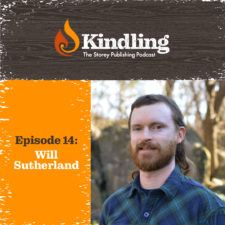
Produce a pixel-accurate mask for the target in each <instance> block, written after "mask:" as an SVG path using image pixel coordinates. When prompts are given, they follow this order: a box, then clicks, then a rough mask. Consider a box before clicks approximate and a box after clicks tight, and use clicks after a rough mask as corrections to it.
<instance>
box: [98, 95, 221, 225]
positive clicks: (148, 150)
mask: <svg viewBox="0 0 225 225" xmlns="http://www.w3.org/2000/svg"><path fill="white" fill-rule="evenodd" d="M129 130H130V139H131V143H130V145H131V156H132V158H133V160H134V162H135V164H136V166H137V167H138V169H139V171H138V173H136V176H135V177H134V180H133V182H131V183H130V184H129V185H127V186H125V187H123V188H121V189H119V190H118V191H117V192H115V193H114V194H112V195H111V196H110V197H109V198H108V199H107V200H106V201H105V203H104V205H103V210H102V215H101V220H100V225H147V224H152V225H195V224H196V225H197V224H198V225H200V224H202V225H203V224H204V225H208V224H210V225H224V224H225V203H224V202H223V201H222V200H220V199H219V198H218V197H217V196H216V195H215V194H214V193H213V192H211V191H210V190H208V189H207V188H205V187H203V186H202V185H201V184H199V183H197V182H196V181H194V180H192V179H190V178H188V177H186V176H185V175H184V174H186V173H187V172H188V170H189V164H188V161H187V160H186V156H185V152H184V148H183V141H184V138H185V133H186V128H185V124H184V122H183V116H182V113H181V111H180V109H179V108H178V106H177V105H176V103H175V102H174V101H173V100H171V99H170V98H168V97H166V96H163V95H145V96H142V97H140V98H138V99H137V100H136V101H135V102H134V103H133V104H132V106H131V113H130V117H129Z"/></svg>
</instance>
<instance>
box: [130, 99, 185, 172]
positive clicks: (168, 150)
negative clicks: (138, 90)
mask: <svg viewBox="0 0 225 225" xmlns="http://www.w3.org/2000/svg"><path fill="white" fill-rule="evenodd" d="M130 136H131V155H132V158H133V160H134V162H135V164H136V165H137V166H138V168H139V169H140V170H142V171H154V170H158V169H161V168H163V167H165V166H166V165H168V164H169V163H170V162H171V161H172V160H174V159H175V153H176V146H177V144H178V143H180V142H182V141H183V139H184V136H185V128H176V127H175V124H174V121H173V118H172V112H171V110H170V108H169V107H168V106H167V105H166V104H165V103H156V104H152V105H145V106H141V107H139V108H134V110H133V112H132V116H131V120H130Z"/></svg>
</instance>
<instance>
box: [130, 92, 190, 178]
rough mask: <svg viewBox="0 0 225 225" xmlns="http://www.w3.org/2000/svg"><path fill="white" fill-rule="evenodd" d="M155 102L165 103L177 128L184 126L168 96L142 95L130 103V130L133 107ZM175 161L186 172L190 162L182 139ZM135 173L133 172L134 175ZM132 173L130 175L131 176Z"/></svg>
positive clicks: (180, 115)
mask: <svg viewBox="0 0 225 225" xmlns="http://www.w3.org/2000/svg"><path fill="white" fill-rule="evenodd" d="M156 103H165V104H166V105H167V106H168V107H169V108H170V110H171V112H172V117H173V121H174V123H175V126H176V127H177V128H179V127H186V126H185V123H184V121H183V115H182V113H181V111H180V109H179V107H178V106H177V104H176V103H175V102H174V101H173V100H172V99H171V98H169V97H167V96H164V95H154V94H152V95H144V96H141V97H139V98H138V99H136V101H135V102H134V103H133V104H132V105H131V112H130V116H129V120H128V127H129V130H130V122H131V116H132V112H133V110H134V108H139V107H141V106H145V105H152V104H156ZM175 161H176V164H178V165H179V167H180V168H181V170H182V172H183V173H184V174H187V173H188V172H189V170H190V164H189V163H188V159H187V157H186V154H185V149H184V141H182V142H181V143H179V144H177V148H176V154H175ZM134 174H135V173H133V175H134ZM133 175H132V177H133Z"/></svg>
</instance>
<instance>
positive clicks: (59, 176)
mask: <svg viewBox="0 0 225 225" xmlns="http://www.w3.org/2000/svg"><path fill="white" fill-rule="evenodd" d="M0 101H1V104H0V105H1V107H0V124H1V126H0V129H1V135H0V174H1V178H0V179H1V180H0V191H1V194H0V210H1V212H2V216H1V221H0V224H7V225H9V224H15V225H22V224H45V225H48V224H50V225H52V224H55V225H58V224H65V225H67V224H68V225H71V224H84V225H87V224H90V81H66V80H65V81H63V80H61V81H43V80H40V81H34V80H30V81H28V80H13V81H2V82H1V83H0Z"/></svg>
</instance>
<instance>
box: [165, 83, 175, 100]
mask: <svg viewBox="0 0 225 225" xmlns="http://www.w3.org/2000/svg"><path fill="white" fill-rule="evenodd" d="M174 83H175V80H166V82H165V94H166V95H167V96H169V97H172V94H173V89H174Z"/></svg>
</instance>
